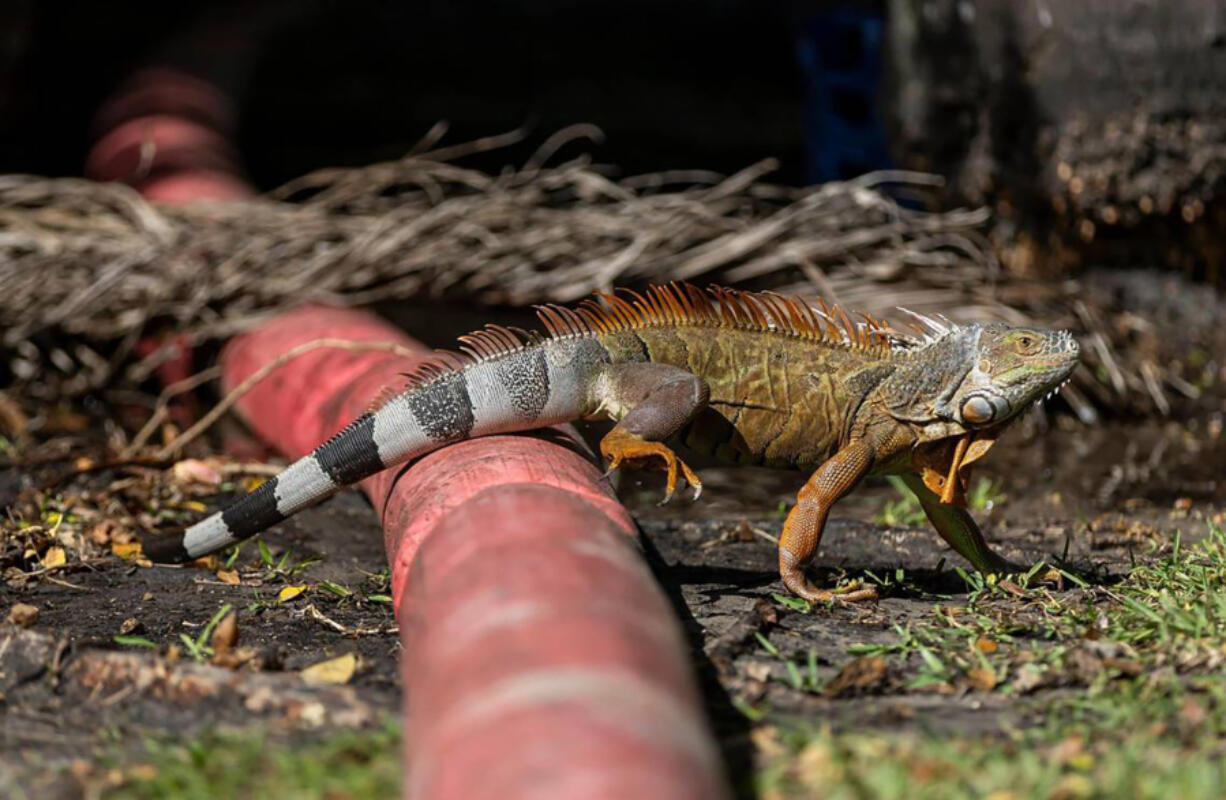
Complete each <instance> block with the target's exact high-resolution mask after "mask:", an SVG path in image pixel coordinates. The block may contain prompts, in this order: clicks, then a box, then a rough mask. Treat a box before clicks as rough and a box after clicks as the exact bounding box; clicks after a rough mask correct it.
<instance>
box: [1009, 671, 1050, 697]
mask: <svg viewBox="0 0 1226 800" xmlns="http://www.w3.org/2000/svg"><path fill="white" fill-rule="evenodd" d="M1044 678H1045V675H1044V673H1043V668H1042V667H1040V666H1039V665H1038V664H1023V665H1022V666H1020V667H1018V668H1017V672H1015V673H1014V675H1013V681H1012V683H1013V688H1014V689H1015V690H1016V691H1017V692H1018V694H1025V693H1026V692H1032V691H1034V690H1035V689H1037V688H1039V687H1040V686H1042V685H1043V681H1044Z"/></svg>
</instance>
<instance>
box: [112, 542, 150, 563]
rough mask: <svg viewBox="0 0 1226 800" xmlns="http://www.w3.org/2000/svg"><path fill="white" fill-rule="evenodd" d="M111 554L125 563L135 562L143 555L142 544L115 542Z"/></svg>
mask: <svg viewBox="0 0 1226 800" xmlns="http://www.w3.org/2000/svg"><path fill="white" fill-rule="evenodd" d="M111 552H112V553H114V554H115V555H117V556H119V557H120V558H122V559H123V560H124V561H134V560H135V559H137V558H140V556H141V555H142V553H141V548H140V542H115V543H114V544H112V545H111Z"/></svg>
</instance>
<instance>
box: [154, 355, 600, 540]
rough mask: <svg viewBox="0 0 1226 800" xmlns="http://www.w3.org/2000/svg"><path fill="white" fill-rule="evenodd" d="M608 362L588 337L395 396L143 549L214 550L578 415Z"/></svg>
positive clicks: (478, 366) (475, 366)
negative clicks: (413, 468)
mask: <svg viewBox="0 0 1226 800" xmlns="http://www.w3.org/2000/svg"><path fill="white" fill-rule="evenodd" d="M605 359H607V354H606V353H605V352H604V350H603V348H602V347H600V345H599V343H598V342H596V341H595V340H594V339H575V340H571V341H562V340H549V341H546V342H544V343H541V344H538V345H535V346H530V347H524V348H522V349H519V350H515V351H513V352H509V353H505V354H500V355H498V356H497V357H493V358H489V359H486V360H482V361H478V362H475V363H472V364H469V365H468V366H465V367H464V368H462V369H457V370H455V371H451V372H444V373H442V374H440V375H438V376H436V377H434V378H433V379H432V380H430V381H429V382H428V383H426V384H424V385H421V386H418V387H413V388H409V389H408V390H406V391H405V392H403V393H401V394H398V395H396V396H395V397H394V398H393V399H391V400H390V401H388V402H387V403H386V404H384V405H383V406H381V407H380V408H379V409H378V410H376V411H373V412H370V413H367V414H363V415H362V416H360V417H358V418H357V419H355V420H354V421H353V422H351V423H350V424H349V425H348V426H347V427H346V428H345V429H344V430H343V431H341V432H340V433H338V434H337V435H336V436H334V437H332V438H331V439H330V440H328V441H327V442H325V443H324V444H322V445H320V446H319V447H317V448H316V449H315V450H314V451H313V452H311V453H310V454H309V455H306V456H303V457H302V458H300V459H298V460H297V461H295V462H294V463H293V464H291V465H290V466H289V467H287V468H286V469H285V470H284V471H283V472H281V473H280V474H279V475H277V476H276V477H275V478H272V479H270V480H269V481H267V482H266V483H264V484H263V485H261V486H260V487H259V488H258V489H256V490H255V491H254V492H252V493H251V494H249V495H247V496H246V497H243V498H242V499H240V500H238V501H237V502H235V503H234V504H233V505H232V506H230V507H229V508H227V509H225V510H224V511H221V512H218V513H216V514H213V515H212V516H210V517H207V518H206V519H204V520H201V521H200V522H198V523H196V524H195V525H192V526H191V527H190V528H188V529H187V530H186V531H184V532H183V534H182V535H181V536H175V537H172V538H170V539H168V540H163V541H155V542H146V544H145V552H146V555H147V556H148V557H149V558H151V559H152V560H154V561H162V562H166V561H183V560H188V559H193V558H199V557H201V556H204V555H208V554H209V553H212V552H216V551H217V550H220V549H222V548H224V547H226V546H228V545H231V544H233V543H235V542H237V541H240V540H242V539H246V538H248V537H250V536H254V535H255V534H257V533H259V532H261V531H263V530H265V529H267V528H269V527H270V526H272V525H275V524H276V523H278V522H280V521H281V520H283V519H285V518H286V517H289V516H290V515H292V514H294V513H296V512H298V511H301V510H302V509H304V508H306V507H308V506H311V505H313V504H315V503H317V502H319V501H320V500H322V499H324V498H325V497H328V496H329V495H331V494H332V493H334V492H336V491H337V490H338V489H341V488H343V487H345V486H349V485H351V484H354V483H357V482H358V481H360V480H362V479H363V478H367V477H369V476H371V475H373V474H375V473H376V472H379V471H381V470H384V469H387V468H388V467H391V466H394V465H396V464H400V463H403V462H405V461H407V460H409V459H410V458H414V457H416V456H419V455H423V454H425V453H428V452H430V451H431V450H435V449H437V448H439V447H442V446H443V445H445V444H448V443H450V442H455V441H459V440H461V439H467V438H471V437H474V436H484V435H488V434H493V433H506V432H509V431H518V430H528V429H531V428H536V427H539V426H542V425H552V424H556V423H558V422H565V421H568V420H571V419H574V418H576V417H577V416H580V415H581V414H582V413H583V411H582V405H583V403H584V398H585V396H586V391H585V384H586V379H587V377H588V375H589V374H590V372H591V369H592V367H593V366H595V365H596V364H598V363H599V362H602V361H604V360H605Z"/></svg>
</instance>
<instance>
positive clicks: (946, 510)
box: [901, 473, 1022, 573]
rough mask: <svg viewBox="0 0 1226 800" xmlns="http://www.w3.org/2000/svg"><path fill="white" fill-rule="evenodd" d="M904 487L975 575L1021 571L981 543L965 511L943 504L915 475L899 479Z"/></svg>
mask: <svg viewBox="0 0 1226 800" xmlns="http://www.w3.org/2000/svg"><path fill="white" fill-rule="evenodd" d="M901 477H902V479H903V482H904V483H905V484H907V488H908V489H910V490H911V491H912V492H914V493H915V496H916V497H917V498H919V501H920V506H921V507H922V508H923V509H924V513H925V514H927V515H928V519H929V520H930V521H931V522H932V525H933V527H935V528H936V529H937V533H939V534H941V538H942V539H944V540H945V541H946V542H948V543H949V546H950V547H952V548H953V549H954V550H955V551H956V552H957V553H958V555H960V556H962V557H963V558H965V559H966V560H967V561H969V562H971V566H972V567H974V568H975V570H976V571H978V572H984V573H994V572H995V573H1003V572H1021V571H1022V569H1021V568H1020V567H1018V566H1017V565H1015V564H1013V563H1012V562H1010V561H1008V560H1007V559H1005V558H1003V557H1001V556H1000V555H998V554H997V553H996V552H995V551H993V550H992V548H991V547H989V546H988V543H987V542H986V541H984V538H983V533H981V532H980V530H979V526H978V525H976V524H975V519H974V517H972V516H971V515H970V512H968V511H967V510H966V509H965V508H962V507H961V506H956V505H950V504H948V503H942V502H941V498H940V497H938V496H937V495H936V494H935V493H934V492H933V491H932V490H931V489H929V488H928V487H927V486H926V485H925V484H924V481H923V479H922V478H920V476H919V475H915V474H913V473H912V474H906V475H903V476H901Z"/></svg>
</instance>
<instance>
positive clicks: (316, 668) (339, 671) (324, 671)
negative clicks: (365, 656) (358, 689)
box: [299, 653, 358, 683]
mask: <svg viewBox="0 0 1226 800" xmlns="http://www.w3.org/2000/svg"><path fill="white" fill-rule="evenodd" d="M357 668H358V657H357V656H356V655H354V654H353V653H345V655H343V656H337V657H336V658H330V659H328V660H327V661H320V662H319V663H318V664H312V665H311V666H309V667H307V668H306V669H304V670H302V672H301V673H299V674H301V675H302V679H303V680H304V681H306V682H307V683H349V681H350V680H351V679H352V678H353V673H354V672H355V671H356V670H357Z"/></svg>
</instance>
